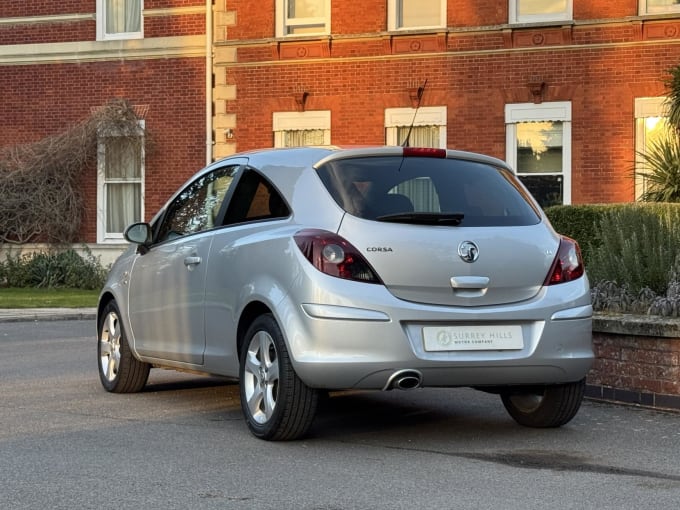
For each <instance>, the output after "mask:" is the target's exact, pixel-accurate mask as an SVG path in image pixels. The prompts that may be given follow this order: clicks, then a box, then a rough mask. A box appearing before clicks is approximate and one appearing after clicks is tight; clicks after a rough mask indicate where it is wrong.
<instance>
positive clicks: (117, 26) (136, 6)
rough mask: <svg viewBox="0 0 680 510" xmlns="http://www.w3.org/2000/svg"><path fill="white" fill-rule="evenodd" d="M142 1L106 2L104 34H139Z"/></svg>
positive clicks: (122, 0) (110, 0)
mask: <svg viewBox="0 0 680 510" xmlns="http://www.w3.org/2000/svg"><path fill="white" fill-rule="evenodd" d="M141 29H142V0H106V33H107V34H117V33H125V32H139V31H141Z"/></svg>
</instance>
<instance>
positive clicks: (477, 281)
mask: <svg viewBox="0 0 680 510" xmlns="http://www.w3.org/2000/svg"><path fill="white" fill-rule="evenodd" d="M488 286H489V278H488V277H486V276H452V277H451V287H453V288H454V289H486V288H487V287H488Z"/></svg>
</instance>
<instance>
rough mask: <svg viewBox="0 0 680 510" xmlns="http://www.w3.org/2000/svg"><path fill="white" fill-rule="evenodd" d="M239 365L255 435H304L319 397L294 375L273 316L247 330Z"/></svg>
mask: <svg viewBox="0 0 680 510" xmlns="http://www.w3.org/2000/svg"><path fill="white" fill-rule="evenodd" d="M240 362H241V367H240V370H239V381H240V393H241V409H242V410H243V415H244V417H245V420H246V423H247V424H248V428H249V429H250V431H251V432H252V433H253V435H254V436H255V437H258V438H260V439H266V440H270V441H289V440H293V439H298V438H300V437H302V436H304V435H305V434H306V433H307V431H308V430H309V427H310V426H311V425H312V422H313V421H314V416H315V415H316V410H317V406H318V402H319V394H318V391H317V390H315V389H313V388H310V387H309V386H307V385H306V384H305V383H303V382H302V380H300V378H299V377H298V376H297V374H296V373H295V370H294V369H293V365H292V364H291V362H290V357H289V355H288V349H286V344H285V342H284V340H283V335H282V333H281V329H280V328H279V325H278V324H277V322H276V319H274V317H273V316H272V315H271V314H265V315H261V316H259V317H258V318H257V319H255V321H254V322H253V324H252V325H251V326H250V328H248V332H247V333H246V336H245V341H244V343H243V347H242V349H241V353H240Z"/></svg>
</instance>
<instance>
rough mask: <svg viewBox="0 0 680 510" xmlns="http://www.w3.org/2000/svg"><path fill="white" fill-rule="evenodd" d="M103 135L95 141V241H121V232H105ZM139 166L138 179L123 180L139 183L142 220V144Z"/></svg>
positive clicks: (143, 168)
mask: <svg viewBox="0 0 680 510" xmlns="http://www.w3.org/2000/svg"><path fill="white" fill-rule="evenodd" d="M139 128H140V136H142V137H143V136H144V120H140V121H139ZM104 138H105V137H104V136H100V138H99V140H98V141H97V243H98V244H107V243H121V242H123V241H124V239H125V238H124V236H123V232H107V231H106V219H107V218H106V211H107V210H108V208H107V205H108V204H107V202H106V184H107V183H108V182H109V181H107V180H106V144H105V143H104ZM141 150H142V153H141V155H140V157H141V168H140V169H139V179H138V180H135V181H125V182H127V183H137V182H139V183H140V185H141V189H140V202H141V203H140V204H139V205H140V208H139V211H140V221H144V202H145V200H144V196H145V189H144V187H145V181H146V179H145V166H146V165H145V158H146V151H145V149H144V144H142V148H141Z"/></svg>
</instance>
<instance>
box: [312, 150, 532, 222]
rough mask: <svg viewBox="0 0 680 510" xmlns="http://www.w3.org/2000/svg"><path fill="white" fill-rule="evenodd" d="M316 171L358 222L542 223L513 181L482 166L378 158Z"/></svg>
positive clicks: (338, 162) (344, 161)
mask: <svg viewBox="0 0 680 510" xmlns="http://www.w3.org/2000/svg"><path fill="white" fill-rule="evenodd" d="M317 171H318V174H319V177H320V178H321V180H322V182H323V183H324V185H325V186H326V188H327V189H328V191H329V193H330V194H331V195H332V196H333V198H334V199H335V201H336V202H337V203H338V205H340V207H342V208H343V209H344V210H345V211H347V212H348V213H349V214H352V215H354V216H358V217H360V218H365V219H370V220H376V221H396V222H404V223H409V222H412V223H428V222H429V221H418V220H419V219H420V220H422V218H427V219H428V220H432V221H431V223H432V224H437V223H436V221H434V220H436V218H437V217H449V218H451V217H455V218H458V219H459V221H457V222H456V224H457V225H458V226H460V227H480V226H488V227H490V226H503V225H505V226H523V225H534V224H536V223H539V222H540V216H539V213H538V211H537V210H536V209H535V208H534V206H533V205H532V203H531V202H530V200H529V198H528V196H527V195H526V191H525V190H524V189H523V188H522V187H521V186H520V185H519V184H518V182H517V180H516V178H515V176H514V175H513V174H512V173H511V172H510V171H508V170H506V169H503V168H497V167H494V166H490V165H487V164H484V163H478V162H474V161H466V160H459V159H437V158H421V157H406V158H402V157H399V156H382V157H362V158H350V159H341V160H335V161H330V162H328V163H326V164H324V165H322V166H321V167H319V168H318V169H317Z"/></svg>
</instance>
